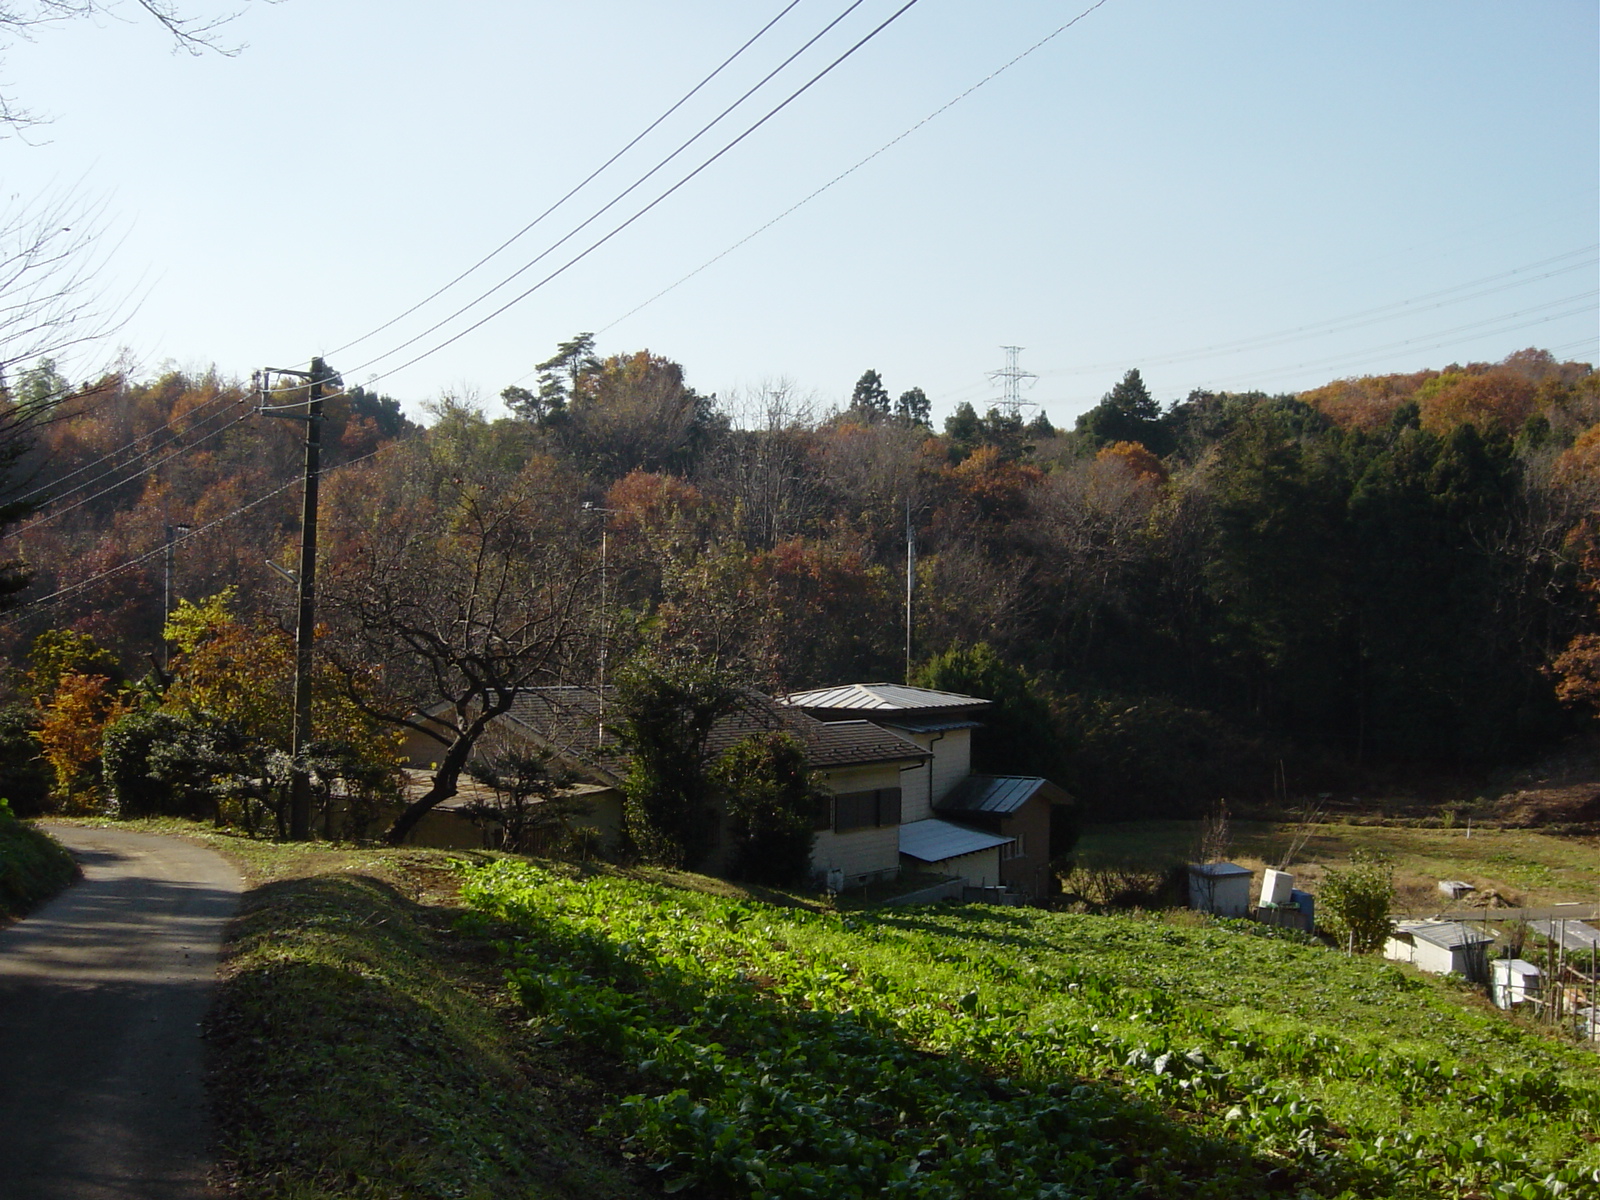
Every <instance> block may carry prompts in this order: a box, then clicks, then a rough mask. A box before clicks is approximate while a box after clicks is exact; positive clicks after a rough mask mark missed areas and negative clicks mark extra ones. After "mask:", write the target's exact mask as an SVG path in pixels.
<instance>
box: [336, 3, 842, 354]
mask: <svg viewBox="0 0 1600 1200" xmlns="http://www.w3.org/2000/svg"><path fill="white" fill-rule="evenodd" d="M799 3H800V0H789V3H788V4H787V5H786V6H785V7H784V8H783V10H782V11H780V12H779V13H778V15H777V16H775V17H773V18H772V19H771V20H770V21H768V22H767V23H766V24H765V25H763V26H762V27H761V28H760V29H758V30H756V32H755V34H754V35H753V36H752V37H750V39H749V40H748V41H746V42H745V43H744V44H743V45H742V46H740V47H739V48H738V49H737V50H735V51H734V52H733V53H732V54H730V55H729V56H728V57H727V58H725V59H723V60H722V62H721V63H719V64H718V65H717V66H716V68H715V69H714V70H713V71H712V72H711V74H709V75H707V76H706V77H705V78H704V79H702V80H701V81H700V82H699V83H697V84H695V85H694V87H692V88H690V89H689V90H688V91H687V92H685V93H684V94H683V96H681V97H680V98H679V99H678V101H677V103H675V104H674V105H673V106H672V107H671V108H669V109H667V111H666V112H664V113H662V114H661V115H660V116H659V117H657V118H656V119H655V120H654V121H652V122H650V124H648V125H646V126H645V127H644V129H642V130H641V131H640V132H638V133H637V134H635V135H634V137H633V139H632V140H631V141H630V142H628V144H627V145H625V146H623V147H622V149H620V150H618V151H617V152H616V153H615V154H613V155H612V156H611V157H610V158H608V159H606V161H605V162H603V163H601V164H600V165H599V166H598V167H596V168H595V169H594V170H593V171H591V172H589V174H588V175H586V176H584V178H583V179H582V181H580V182H579V183H578V184H577V185H576V186H574V187H573V188H572V189H571V190H570V191H569V192H567V193H566V195H564V196H562V197H561V199H559V200H557V201H556V202H555V203H554V204H552V205H551V206H550V207H549V208H547V209H545V210H544V211H543V212H542V213H540V214H539V215H538V216H537V217H535V218H534V219H533V220H531V221H529V222H528V223H527V224H526V225H524V226H523V227H522V228H521V229H519V230H517V232H516V233H514V234H512V235H511V236H510V237H508V238H507V239H506V240H505V241H503V242H501V243H500V244H499V245H498V246H496V247H495V248H494V249H493V250H491V251H489V253H488V254H485V255H484V256H483V257H482V258H480V259H479V260H478V261H477V262H475V263H473V264H472V265H471V266H470V267H468V268H467V269H466V270H465V271H463V272H461V274H459V275H457V276H456V277H455V278H454V279H452V280H450V282H449V283H446V284H445V285H444V286H443V287H441V288H439V289H438V290H437V291H434V292H432V293H430V294H429V295H427V296H424V297H423V298H422V299H421V300H419V301H417V302H416V303H415V304H413V305H412V306H411V307H410V308H408V309H406V310H405V312H403V313H401V314H400V315H399V316H397V317H392V318H391V319H389V320H387V321H385V322H384V323H383V324H382V325H379V326H378V327H377V328H375V329H372V330H369V331H368V332H366V333H364V334H362V335H361V336H360V337H358V338H355V339H354V340H352V341H348V342H346V343H345V344H344V345H342V346H337V347H335V348H334V349H332V350H330V351H329V352H328V357H332V356H333V355H335V354H339V353H342V352H343V351H345V350H348V349H350V348H351V347H352V346H357V345H359V344H361V343H362V342H364V341H366V340H367V339H368V338H370V337H374V336H376V335H377V334H379V333H382V332H383V331H384V330H385V329H388V328H389V327H390V326H392V325H395V324H397V323H398V322H400V321H403V320H405V318H407V317H409V316H410V315H411V314H412V313H414V312H416V311H417V310H418V309H419V308H422V307H423V306H424V305H426V304H431V303H432V302H433V301H434V300H437V299H438V298H439V297H440V296H442V295H444V293H445V292H447V291H449V290H450V289H451V288H453V287H455V285H456V284H458V283H460V282H461V281H462V280H463V279H465V278H467V276H469V275H471V274H472V273H473V272H475V271H476V270H478V268H479V267H482V266H483V265H484V264H485V263H487V262H489V260H490V259H492V258H494V257H496V256H497V255H499V254H500V253H501V252H502V251H504V250H505V249H507V248H508V247H509V246H511V245H512V243H514V242H516V241H517V240H518V239H519V238H521V237H522V236H523V235H524V234H526V233H528V232H529V231H530V230H532V229H533V227H534V226H536V225H538V224H539V223H540V222H541V221H543V220H544V219H545V218H546V217H548V216H549V215H550V214H551V213H553V212H555V211H556V209H558V208H560V207H561V206H562V205H563V204H565V203H566V202H567V201H568V200H570V199H572V197H574V196H576V195H577V194H578V193H579V192H580V191H582V190H583V189H584V188H585V187H587V186H588V185H589V184H590V183H592V182H593V181H594V179H595V177H596V176H598V175H599V174H600V173H601V172H602V171H604V170H605V169H606V168H607V167H609V166H610V165H611V164H612V163H614V162H616V161H617V159H619V158H621V157H622V156H623V155H624V154H626V153H627V152H628V151H629V150H632V149H633V148H634V147H635V146H637V145H638V144H639V143H640V142H641V141H643V140H644V138H645V137H646V136H648V135H649V134H650V133H651V132H653V131H654V130H655V128H656V127H657V126H658V125H660V124H661V123H662V122H663V121H665V120H666V119H667V118H668V117H670V116H671V115H672V114H673V113H675V112H677V111H678V110H679V109H680V108H682V107H683V106H684V105H685V104H687V103H688V102H689V100H691V99H692V98H693V97H694V96H695V95H696V93H698V92H699V91H700V90H701V89H702V88H704V87H705V86H706V85H707V84H708V83H710V82H711V81H712V80H713V79H715V78H716V77H717V76H718V75H720V74H722V72H723V70H724V69H726V68H727V67H728V66H729V65H730V64H731V63H732V62H733V61H734V60H735V59H736V58H738V57H739V56H740V55H742V54H743V53H744V52H745V51H746V50H748V49H750V47H751V46H753V45H755V43H756V42H757V40H759V39H760V38H761V36H762V35H763V34H765V33H766V32H767V31H768V30H769V29H771V28H772V27H773V26H774V25H776V24H777V23H778V22H779V21H781V20H783V18H784V17H786V16H788V15H789V13H790V11H791V10H792V9H794V7H795V6H796V5H798V4H799ZM851 7H852V8H853V7H855V6H854V5H852V6H851ZM847 11H848V10H847ZM829 28H832V26H831V25H830V26H829ZM823 32H827V31H826V30H824V31H823ZM818 36H821V35H818ZM813 40H815V39H813ZM809 44H810V43H807V45H809ZM430 332H431V331H430ZM420 336H424V337H425V336H426V334H423V335H420ZM359 369H360V368H359V367H358V368H357V370H359Z"/></svg>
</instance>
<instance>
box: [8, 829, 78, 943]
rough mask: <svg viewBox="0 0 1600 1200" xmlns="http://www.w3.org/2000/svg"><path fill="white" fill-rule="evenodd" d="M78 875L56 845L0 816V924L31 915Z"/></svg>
mask: <svg viewBox="0 0 1600 1200" xmlns="http://www.w3.org/2000/svg"><path fill="white" fill-rule="evenodd" d="M77 874H78V865H77V864H76V863H75V862H73V860H72V855H70V854H68V853H67V851H66V849H65V848H64V847H63V846H62V845H61V844H60V843H59V842H57V841H55V839H53V838H51V837H48V836H47V835H45V834H44V833H41V832H40V831H39V830H37V829H35V828H34V827H33V826H32V825H30V824H28V823H27V822H26V821H19V820H17V819H16V818H15V817H13V816H11V815H10V814H9V813H0V922H3V921H5V920H7V919H10V918H15V917H20V916H24V915H26V914H27V913H29V912H31V911H33V909H35V908H37V907H38V906H39V905H40V904H43V903H44V902H45V901H46V900H48V899H50V897H51V896H54V895H55V894H56V893H57V892H59V891H60V890H61V889H62V888H64V887H66V886H67V884H69V883H71V882H72V881H73V879H74V878H76V877H77Z"/></svg>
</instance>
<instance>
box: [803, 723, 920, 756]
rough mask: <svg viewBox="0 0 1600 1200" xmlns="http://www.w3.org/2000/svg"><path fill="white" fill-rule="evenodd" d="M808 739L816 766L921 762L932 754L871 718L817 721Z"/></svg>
mask: <svg viewBox="0 0 1600 1200" xmlns="http://www.w3.org/2000/svg"><path fill="white" fill-rule="evenodd" d="M807 720H811V718H809V717H808V718H807ZM805 741H806V746H807V758H808V759H809V761H810V763H811V765H812V766H813V767H815V768H821V767H848V766H856V765H859V764H862V763H886V762H920V761H922V760H923V759H927V758H932V757H933V755H931V754H929V753H928V752H927V751H926V750H924V749H923V748H922V747H921V746H919V745H917V744H916V743H915V742H912V741H908V740H906V739H905V738H903V737H901V736H900V735H899V734H897V733H895V732H893V731H892V730H888V729H880V728H879V727H878V726H876V725H874V724H873V723H872V722H871V721H814V722H813V724H812V728H811V729H810V731H809V733H808V734H807V736H806V738H805Z"/></svg>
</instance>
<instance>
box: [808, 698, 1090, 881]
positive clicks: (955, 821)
mask: <svg viewBox="0 0 1600 1200" xmlns="http://www.w3.org/2000/svg"><path fill="white" fill-rule="evenodd" d="M779 703H780V704H784V705H788V706H790V707H792V708H796V709H799V710H800V711H801V712H803V713H805V714H806V715H807V716H809V717H813V718H815V719H817V720H819V721H821V722H823V723H825V724H827V725H830V726H832V725H837V724H844V723H848V722H852V721H859V720H862V719H865V720H867V721H870V722H871V723H872V724H874V725H876V726H878V727H879V728H881V729H883V730H885V731H887V732H890V733H894V734H896V735H898V736H900V737H903V738H905V739H907V740H909V741H911V742H913V743H915V744H916V745H917V746H918V747H920V748H921V749H922V750H924V751H926V752H927V755H928V758H927V760H926V761H925V762H923V763H921V764H919V765H918V766H916V767H915V768H912V769H909V770H907V771H906V772H905V773H904V776H903V779H904V784H903V786H904V792H903V798H904V803H903V806H902V813H903V818H904V824H903V825H902V826H901V828H900V853H901V857H902V858H903V859H904V860H905V863H906V865H907V866H908V867H911V868H915V869H923V868H925V869H928V870H932V871H936V872H938V873H940V874H945V875H955V876H958V877H960V878H963V879H965V880H966V881H967V882H968V884H969V885H970V886H972V887H996V886H1001V887H1004V888H1006V889H1007V890H1008V891H1009V892H1012V893H1013V894H1016V895H1020V896H1022V897H1025V898H1027V899H1030V900H1036V899H1042V898H1043V897H1045V896H1046V895H1048V894H1049V892H1050V890H1051V883H1052V880H1051V878H1050V823H1051V812H1052V808H1053V806H1054V805H1057V804H1065V803H1068V802H1069V801H1070V798H1069V797H1068V796H1067V794H1066V792H1065V791H1063V790H1062V789H1061V788H1060V787H1058V786H1057V785H1056V784H1054V783H1052V782H1050V781H1049V780H1048V779H1042V778H1040V777H1038V776H1024V775H974V774H972V731H973V730H974V729H978V728H981V727H982V725H983V721H982V720H981V719H980V718H981V717H982V715H983V713H984V712H985V711H987V710H988V709H990V708H992V707H993V705H992V704H991V703H990V701H988V700H984V699H981V698H979V697H977V696H965V695H962V694H960V693H957V692H940V691H935V690H933V689H931V688H921V687H912V686H911V685H909V684H901V683H848V684H842V685H840V686H838V687H828V688H815V689H812V690H810V691H805V692H793V693H790V694H789V695H787V696H784V697H782V698H781V699H780V701H779ZM930 856H931V857H930Z"/></svg>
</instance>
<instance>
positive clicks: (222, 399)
mask: <svg viewBox="0 0 1600 1200" xmlns="http://www.w3.org/2000/svg"><path fill="white" fill-rule="evenodd" d="M244 402H245V397H244V396H230V395H228V394H226V393H223V394H221V395H218V396H215V397H213V398H212V399H210V400H208V401H206V402H205V403H204V404H200V405H196V406H195V407H194V408H193V409H191V410H190V411H189V413H187V414H186V415H188V416H193V415H194V414H195V413H197V412H199V411H201V410H202V409H205V408H210V407H213V406H215V405H218V404H222V403H233V404H243V403H244ZM80 415H82V414H80ZM221 415H224V414H223V413H220V412H214V413H212V414H211V415H210V416H208V417H204V418H202V419H200V420H198V421H195V422H193V423H192V424H190V425H189V426H188V427H187V428H185V429H183V430H181V431H179V430H175V429H173V428H172V426H171V425H170V424H163V425H162V426H160V427H159V428H157V429H152V430H151V431H150V432H149V433H145V434H141V435H140V436H139V437H137V438H135V439H133V441H131V442H128V443H127V444H125V445H123V446H119V447H118V448H117V449H115V450H111V451H108V452H106V453H105V454H102V455H101V456H100V457H99V458H97V459H94V460H92V461H91V462H88V463H85V464H84V465H83V466H81V467H79V468H78V469H77V470H76V471H72V472H70V473H69V474H67V475H63V476H62V477H61V478H60V479H57V480H52V481H51V482H50V483H46V484H42V485H40V486H39V487H37V488H35V489H34V490H33V491H31V492H28V493H26V494H24V495H22V496H19V497H18V500H19V501H27V500H31V499H32V498H33V497H35V496H37V495H39V494H41V493H43V492H46V491H49V490H50V489H51V488H52V487H54V486H56V485H57V484H60V483H65V482H66V481H67V480H69V479H72V478H75V477H76V476H79V475H82V474H83V473H84V472H85V471H88V470H90V469H92V468H93V467H95V466H97V465H99V464H100V463H103V462H105V461H107V460H108V459H112V458H116V457H118V456H120V455H122V454H124V453H127V452H129V451H136V452H137V453H145V451H139V450H137V447H138V445H139V443H140V442H146V441H150V440H151V439H153V438H157V437H160V436H161V435H162V434H163V433H165V434H169V435H170V436H171V441H169V442H167V443H165V444H166V445H171V444H172V443H173V442H176V441H178V440H179V439H181V438H184V437H187V436H189V435H191V434H193V433H195V432H196V431H197V430H199V428H200V427H201V426H202V425H205V424H208V423H209V422H211V421H213V420H215V419H216V418H217V417H218V416H221ZM218 432H220V431H218ZM207 436H210V435H207ZM193 444H195V445H198V444H199V443H193ZM166 461H170V460H166ZM133 465H134V464H133V463H132V462H127V463H123V464H122V465H121V466H118V467H112V468H111V469H110V470H107V471H103V472H101V473H100V474H99V475H95V476H92V477H91V478H89V479H86V480H84V481H83V482H82V483H78V484H74V485H73V486H72V487H70V488H68V489H66V490H65V491H60V492H56V493H55V494H54V495H52V496H50V497H48V498H47V499H45V500H42V501H40V504H41V505H46V504H55V503H58V502H59V501H61V500H64V499H66V498H67V497H68V496H71V495H73V494H74V493H76V492H81V491H83V489H84V488H88V487H93V486H94V485H95V484H97V483H99V482H100V481H101V480H103V479H108V478H110V477H111V476H112V475H115V474H117V473H118V472H119V471H123V470H126V469H127V468H128V467H131V466H133ZM129 478H137V476H130V477H129ZM0 540H4V539H3V538H0Z"/></svg>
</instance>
